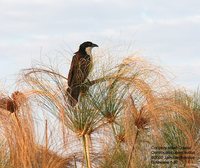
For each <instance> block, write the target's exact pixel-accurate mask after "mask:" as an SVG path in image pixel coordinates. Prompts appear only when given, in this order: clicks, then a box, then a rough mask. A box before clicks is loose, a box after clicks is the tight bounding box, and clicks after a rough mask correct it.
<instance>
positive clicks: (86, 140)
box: [82, 134, 91, 168]
mask: <svg viewBox="0 0 200 168" xmlns="http://www.w3.org/2000/svg"><path fill="white" fill-rule="evenodd" d="M82 140H83V148H84V157H85V161H86V165H87V168H91V162H90V151H89V135H87V134H85V135H83V137H82Z"/></svg>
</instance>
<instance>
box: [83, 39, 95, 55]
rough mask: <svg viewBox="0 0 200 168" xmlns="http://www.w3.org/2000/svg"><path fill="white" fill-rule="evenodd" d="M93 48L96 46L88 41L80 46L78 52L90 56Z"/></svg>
mask: <svg viewBox="0 0 200 168" xmlns="http://www.w3.org/2000/svg"><path fill="white" fill-rule="evenodd" d="M94 47H98V45H97V44H94V43H92V42H90V41H86V42H84V43H82V44H81V45H80V47H79V52H82V53H86V54H87V55H89V56H91V51H92V48H94Z"/></svg>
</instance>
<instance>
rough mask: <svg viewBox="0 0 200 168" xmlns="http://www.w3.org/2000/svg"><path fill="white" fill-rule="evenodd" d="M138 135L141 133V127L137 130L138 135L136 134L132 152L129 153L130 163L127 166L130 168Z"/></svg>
mask: <svg viewBox="0 0 200 168" xmlns="http://www.w3.org/2000/svg"><path fill="white" fill-rule="evenodd" d="M138 135H139V129H137V132H136V135H135V139H134V142H133V146H132V148H131V153H130V155H129V158H128V163H127V166H126V168H129V167H130V164H131V158H132V155H133V151H134V149H135V144H136V141H137V137H138Z"/></svg>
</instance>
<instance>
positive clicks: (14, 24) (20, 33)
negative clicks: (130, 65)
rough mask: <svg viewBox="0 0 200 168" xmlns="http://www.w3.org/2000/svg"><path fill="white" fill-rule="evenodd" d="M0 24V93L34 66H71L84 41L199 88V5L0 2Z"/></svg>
mask: <svg viewBox="0 0 200 168" xmlns="http://www.w3.org/2000/svg"><path fill="white" fill-rule="evenodd" d="M0 23H1V26H0V60H1V61H0V87H1V85H5V84H8V86H9V85H11V83H12V82H13V80H14V79H16V75H17V73H18V72H19V71H20V70H21V69H23V68H28V67H30V66H31V63H32V62H34V61H33V60H40V59H43V57H46V56H48V57H50V58H52V59H55V57H56V58H57V57H60V56H65V54H66V56H65V58H68V60H66V62H67V61H69V60H70V59H71V56H72V54H73V52H75V51H76V50H77V49H78V45H79V44H80V43H82V42H83V41H86V40H91V41H93V42H95V43H97V44H98V45H99V46H100V48H101V49H103V48H106V47H110V49H111V50H115V51H117V50H116V49H120V47H121V46H122V47H121V51H122V50H123V49H124V51H126V52H127V53H129V54H131V53H135V52H139V53H140V54H141V55H142V56H145V57H146V58H147V59H149V60H151V61H153V62H156V63H158V64H160V65H162V67H163V68H164V69H166V70H168V71H170V72H171V73H172V74H173V75H174V78H175V80H174V83H176V84H178V85H179V86H184V87H187V88H189V89H196V88H197V87H198V85H199V84H200V55H199V53H200V1H199V0H174V1H161V0H82V1H81V0H0ZM126 52H125V53H126ZM8 90H9V89H8Z"/></svg>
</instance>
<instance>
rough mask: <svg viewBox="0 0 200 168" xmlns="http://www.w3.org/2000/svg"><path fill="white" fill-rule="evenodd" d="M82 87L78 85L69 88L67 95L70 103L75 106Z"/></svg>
mask: <svg viewBox="0 0 200 168" xmlns="http://www.w3.org/2000/svg"><path fill="white" fill-rule="evenodd" d="M80 91H81V88H80V86H76V87H73V88H67V95H68V100H69V104H70V105H71V106H72V107H74V106H75V105H76V104H77V102H78V97H79V95H80Z"/></svg>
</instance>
